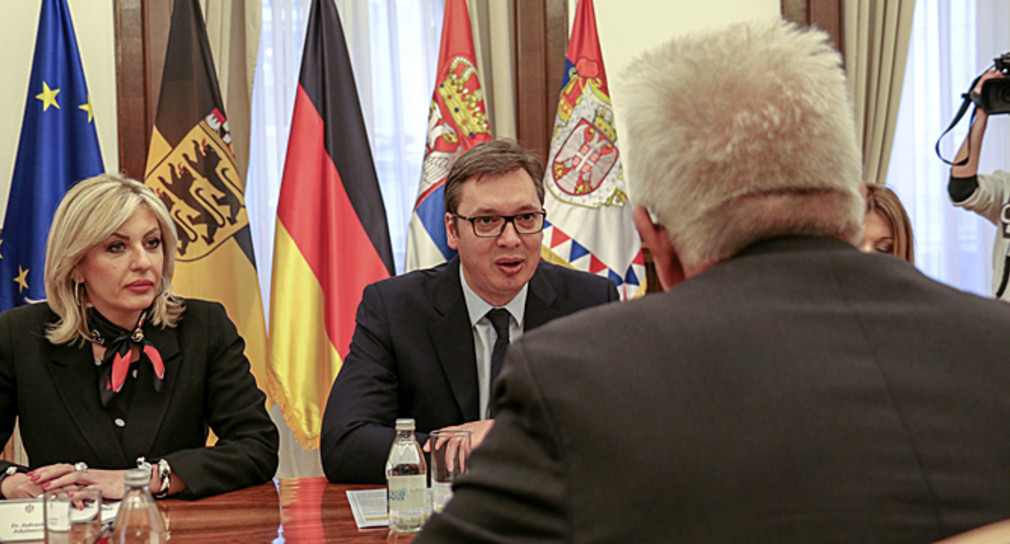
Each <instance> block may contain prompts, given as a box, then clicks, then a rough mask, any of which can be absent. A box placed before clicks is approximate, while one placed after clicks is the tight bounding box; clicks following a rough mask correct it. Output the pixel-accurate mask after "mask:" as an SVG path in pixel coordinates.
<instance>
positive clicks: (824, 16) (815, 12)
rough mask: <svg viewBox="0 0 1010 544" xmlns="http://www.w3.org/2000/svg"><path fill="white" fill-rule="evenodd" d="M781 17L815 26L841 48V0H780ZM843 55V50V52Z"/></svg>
mask: <svg viewBox="0 0 1010 544" xmlns="http://www.w3.org/2000/svg"><path fill="white" fill-rule="evenodd" d="M779 5H780V8H781V12H782V18H783V19H785V20H787V21H792V22H794V23H796V24H801V25H809V26H816V27H817V28H819V29H821V30H823V31H825V32H827V33H828V35H829V36H831V42H832V43H833V44H835V48H836V49H838V50H839V51H843V49H842V45H843V43H842V0H781V3H780V4H779ZM843 55H844V52H843Z"/></svg>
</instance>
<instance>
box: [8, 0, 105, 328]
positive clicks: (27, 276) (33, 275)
mask: <svg viewBox="0 0 1010 544" xmlns="http://www.w3.org/2000/svg"><path fill="white" fill-rule="evenodd" d="M103 171H104V167H103V165H102V154H101V152H100V151H99V149H98V135H97V134H96V132H95V123H94V115H93V114H92V111H91V99H90V98H89V96H88V87H87V85H86V84H85V83H84V71H83V69H82V68H81V57H80V55H79V54H78V52H77V38H76V36H75V35H74V24H73V22H72V21H71V20H70V11H69V10H68V9H67V2H66V0H43V1H42V14H41V16H40V17H39V31H38V35H37V37H36V38H35V58H34V60H33V61H32V75H31V80H30V81H29V83H28V99H27V100H26V103H25V115H24V120H23V121H22V123H21V139H20V141H19V143H18V154H17V158H16V159H15V162H14V177H13V179H12V180H11V189H10V197H9V200H8V201H7V215H6V216H5V217H4V224H3V231H0V311H2V310H6V309H8V308H12V307H14V306H20V305H22V304H25V302H26V301H27V300H29V299H30V300H41V299H43V298H45V296H46V294H45V277H44V273H43V272H44V268H45V252H46V236H47V235H48V233H49V224H50V223H51V222H52V219H53V213H55V212H56V207H57V206H58V205H59V203H60V199H62V198H63V194H64V193H65V192H66V191H67V189H68V188H69V187H70V186H71V185H73V184H74V183H75V182H77V181H80V180H82V179H85V178H88V177H91V176H95V175H98V174H100V173H102V172H103Z"/></svg>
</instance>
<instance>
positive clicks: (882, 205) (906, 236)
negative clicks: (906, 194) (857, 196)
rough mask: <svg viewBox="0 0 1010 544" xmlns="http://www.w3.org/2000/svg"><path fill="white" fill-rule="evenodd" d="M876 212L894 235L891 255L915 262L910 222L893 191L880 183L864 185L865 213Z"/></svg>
mask: <svg viewBox="0 0 1010 544" xmlns="http://www.w3.org/2000/svg"><path fill="white" fill-rule="evenodd" d="M870 212H877V213H879V214H880V216H881V217H883V218H884V220H885V221H887V224H888V225H890V227H891V232H892V233H893V236H894V244H893V246H892V248H891V255H894V256H895V257H900V258H902V259H905V260H906V261H908V262H910V263H912V264H915V248H914V247H913V238H912V222H911V221H909V219H908V213H907V212H906V211H905V207H904V206H902V205H901V200H899V199H898V195H896V194H894V191H892V190H890V189H888V188H887V187H883V186H881V185H867V186H866V213H870Z"/></svg>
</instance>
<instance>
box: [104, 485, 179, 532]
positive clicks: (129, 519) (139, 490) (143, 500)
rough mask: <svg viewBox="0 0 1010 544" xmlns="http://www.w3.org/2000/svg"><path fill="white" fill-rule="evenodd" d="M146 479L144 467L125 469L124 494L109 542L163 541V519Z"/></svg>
mask: <svg viewBox="0 0 1010 544" xmlns="http://www.w3.org/2000/svg"><path fill="white" fill-rule="evenodd" d="M150 481H151V472H150V471H148V470H144V469H134V470H128V471H126V476H125V477H124V483H125V484H126V494H124V495H123V501H122V502H121V503H119V512H118V513H117V514H116V521H115V523H113V526H112V537H111V538H109V542H110V543H111V544H163V543H164V542H166V541H167V540H168V534H167V531H165V522H164V520H162V518H161V512H159V511H158V505H157V504H156V503H155V502H154V497H152V496H151V490H150V489H148V484H149V483H150Z"/></svg>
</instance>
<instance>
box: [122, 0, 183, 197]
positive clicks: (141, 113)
mask: <svg viewBox="0 0 1010 544" xmlns="http://www.w3.org/2000/svg"><path fill="white" fill-rule="evenodd" d="M114 9H115V17H116V96H117V99H118V112H117V113H118V126H119V167H120V170H122V171H123V172H125V173H126V174H127V175H128V176H130V177H133V178H136V179H143V178H144V166H145V161H146V157H147V150H148V147H150V141H151V131H152V129H153V128H154V114H155V111H156V109H157V107H158V91H159V88H160V86H161V72H162V69H163V66H164V63H165V46H166V44H167V43H168V27H169V21H170V20H171V17H170V15H171V11H172V4H171V0H115V4H114Z"/></svg>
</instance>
